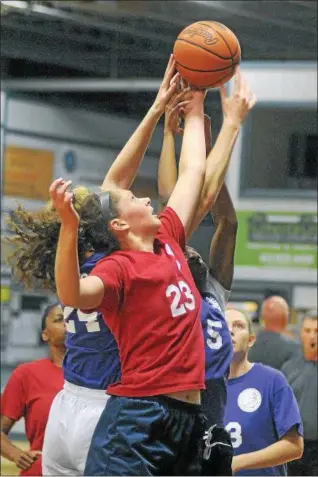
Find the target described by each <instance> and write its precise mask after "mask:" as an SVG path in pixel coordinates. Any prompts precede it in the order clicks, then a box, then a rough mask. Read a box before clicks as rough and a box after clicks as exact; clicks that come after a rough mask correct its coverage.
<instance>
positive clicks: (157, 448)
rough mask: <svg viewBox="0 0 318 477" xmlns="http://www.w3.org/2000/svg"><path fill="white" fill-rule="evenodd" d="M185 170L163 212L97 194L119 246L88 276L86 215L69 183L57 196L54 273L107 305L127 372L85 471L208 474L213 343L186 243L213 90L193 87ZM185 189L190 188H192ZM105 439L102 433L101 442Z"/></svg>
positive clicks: (69, 287) (106, 227) (97, 206)
mask: <svg viewBox="0 0 318 477" xmlns="http://www.w3.org/2000/svg"><path fill="white" fill-rule="evenodd" d="M190 95H191V97H192V99H191V100H189V103H188V104H187V106H186V110H185V132H184V137H183V146H182V153H181V167H182V173H181V174H180V176H179V180H178V183H177V185H176V187H175V190H174V193H173V194H172V196H171V199H170V201H169V204H168V207H167V208H166V210H165V211H164V212H163V214H162V215H161V216H160V217H157V216H155V215H154V214H153V209H152V207H151V203H150V200H149V199H147V198H144V199H137V198H136V197H135V196H134V195H133V194H132V193H131V192H130V191H128V190H111V191H110V192H108V193H105V192H104V193H102V194H101V195H100V196H96V195H92V196H90V197H89V198H88V199H87V200H86V202H85V203H84V204H83V207H82V211H81V218H82V219H83V220H87V218H88V217H89V218H90V219H92V218H94V219H95V223H96V226H95V227H94V229H95V230H96V233H100V234H104V236H105V238H107V237H109V238H110V239H111V243H112V245H113V246H115V247H114V248H115V249H117V251H114V252H113V253H111V255H110V256H108V257H107V258H105V259H103V260H101V261H100V262H99V263H98V264H97V266H96V267H95V269H94V270H93V272H92V273H91V275H90V276H89V277H87V278H84V279H81V280H79V278H78V259H77V236H78V226H79V216H78V214H77V213H76V212H75V210H74V208H73V205H72V193H71V192H67V187H68V186H69V185H70V183H69V182H66V183H65V184H63V181H62V180H57V181H54V183H53V184H52V186H51V188H50V195H51V198H52V201H53V204H54V206H55V208H56V211H57V214H58V215H59V217H60V220H61V230H60V237H59V245H58V249H57V256H56V264H55V278H56V286H57V291H58V294H59V297H60V299H61V301H62V302H63V303H65V304H66V305H69V306H73V307H76V308H84V309H96V310H99V311H101V312H102V313H103V315H104V317H105V320H106V322H107V324H108V326H109V328H110V329H111V331H112V332H113V334H114V336H115V338H116V340H117V342H118V346H119V350H120V358H121V367H122V379H121V382H120V383H116V384H114V385H111V386H109V387H108V389H107V392H108V393H109V394H111V398H110V399H109V401H108V403H109V405H107V406H106V408H105V412H104V413H103V415H102V417H101V419H100V421H99V424H98V425H97V428H96V430H95V434H94V437H93V440H92V444H91V448H90V451H89V455H88V459H87V464H86V469H85V474H89V475H169V474H170V475H186V474H192V475H199V474H200V471H201V452H200V449H199V447H200V446H201V445H202V437H203V432H204V422H203V416H202V414H201V409H200V390H201V389H202V388H203V387H204V348H203V335H202V329H201V324H200V317H199V312H200V296H199V294H198V292H197V290H196V288H195V286H194V283H193V279H192V277H191V274H190V271H189V268H188V266H187V264H186V260H185V258H184V255H183V252H182V248H183V247H184V239H185V230H187V227H188V226H189V225H190V222H191V218H192V216H193V213H194V211H195V208H196V206H197V202H198V199H199V196H200V191H201V188H202V184H203V179H204V173H205V146H204V115H203V101H204V97H205V93H204V92H202V91H193V92H190ZM185 191H186V192H187V194H186V195H185V194H184V193H185ZM101 441H102V442H101Z"/></svg>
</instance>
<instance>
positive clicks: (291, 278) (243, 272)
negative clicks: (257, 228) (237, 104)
mask: <svg viewBox="0 0 318 477" xmlns="http://www.w3.org/2000/svg"><path fill="white" fill-rule="evenodd" d="M242 72H243V74H244V76H245V78H246V79H247V81H248V83H249V84H250V86H251V88H252V89H253V91H254V92H255V93H256V95H257V98H258V102H259V103H261V102H273V103H293V104H294V105H297V103H299V104H303V103H310V104H312V105H314V106H315V107H316V105H317V64H316V63H303V64H299V63H296V64H293V63H291V64H289V63H285V64H283V65H282V64H281V63H276V64H257V65H255V64H253V63H251V64H249V63H245V64H244V63H243V64H242ZM270 139H271V138H268V140H270ZM241 158H242V132H241V133H240V135H239V137H238V140H237V143H236V146H235V148H234V151H233V154H232V158H231V165H230V169H229V172H228V175H227V183H228V185H229V189H230V192H231V195H232V198H233V200H234V204H235V207H236V208H237V209H238V210H254V211H282V212H313V213H316V212H317V204H316V200H314V199H312V200H310V199H308V200H299V198H298V197H295V198H294V199H293V198H288V199H285V200H284V199H283V198H282V199H277V198H275V199H270V198H266V199H264V198H256V197H255V198H253V199H248V198H246V199H244V198H240V197H239V190H240V167H241ZM255 160H257V158H255ZM234 276H235V279H236V280H258V281H262V280H266V281H270V280H273V281H278V282H279V281H281V282H291V283H316V281H317V271H316V270H309V269H290V268H289V269H287V268H286V269H284V268H266V269H262V270H260V269H259V268H257V267H236V268H235V275H234Z"/></svg>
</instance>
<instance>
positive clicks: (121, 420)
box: [84, 396, 206, 476]
mask: <svg viewBox="0 0 318 477" xmlns="http://www.w3.org/2000/svg"><path fill="white" fill-rule="evenodd" d="M205 429H206V419H205V417H204V416H203V414H202V412H201V406H199V405H195V404H188V403H185V402H182V401H178V400H176V399H171V398H168V397H166V396H156V397H147V398H127V397H118V396H111V397H110V399H109V400H108V402H107V404H106V407H105V409H104V411H103V413H102V415H101V417H100V420H99V422H98V424H97V426H96V429H95V432H94V435H93V438H92V442H91V446H90V449H89V452H88V456H87V461H86V467H85V471H84V475H129V476H130V475H138V476H140V475H162V476H164V475H171V476H172V475H201V466H202V453H203V446H204V440H203V437H204V432H205Z"/></svg>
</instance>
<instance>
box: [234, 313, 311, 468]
mask: <svg viewBox="0 0 318 477" xmlns="http://www.w3.org/2000/svg"><path fill="white" fill-rule="evenodd" d="M226 318H227V321H228V324H229V329H230V331H231V336H232V341H233V346H234V356H233V360H232V363H231V369H230V376H229V382H228V402H227V406H226V412H225V423H226V429H227V430H228V432H229V433H230V435H231V438H232V444H233V447H234V453H235V456H234V458H233V464H232V468H233V473H234V474H235V475H287V466H286V463H287V462H289V461H292V460H295V459H299V458H300V457H301V456H302V453H303V446H304V444H303V425H302V421H301V417H300V413H299V409H298V405H297V401H296V399H295V396H294V393H293V391H292V389H291V387H290V386H289V384H288V382H287V380H286V378H285V376H284V375H283V374H282V373H281V372H280V371H278V370H276V369H274V368H271V367H269V366H265V365H263V364H260V363H251V362H250V361H249V360H248V351H249V349H250V348H251V347H252V346H253V344H254V342H255V335H254V333H253V330H252V324H251V321H250V319H249V318H248V317H247V316H245V315H244V314H243V313H242V312H241V311H237V310H232V309H231V310H227V311H226Z"/></svg>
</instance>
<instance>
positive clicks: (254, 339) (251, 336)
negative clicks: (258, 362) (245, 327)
mask: <svg viewBox="0 0 318 477" xmlns="http://www.w3.org/2000/svg"><path fill="white" fill-rule="evenodd" d="M255 341H256V336H255V335H254V334H251V335H250V336H249V338H248V347H249V348H252V346H254V343H255Z"/></svg>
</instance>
